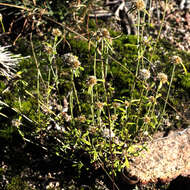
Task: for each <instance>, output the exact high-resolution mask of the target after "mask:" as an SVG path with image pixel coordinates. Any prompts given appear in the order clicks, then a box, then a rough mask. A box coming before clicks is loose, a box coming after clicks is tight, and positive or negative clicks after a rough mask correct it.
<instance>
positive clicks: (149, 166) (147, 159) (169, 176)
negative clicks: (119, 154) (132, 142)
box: [123, 126, 190, 184]
mask: <svg viewBox="0 0 190 190" xmlns="http://www.w3.org/2000/svg"><path fill="white" fill-rule="evenodd" d="M146 147H147V150H142V152H141V153H140V155H139V156H138V157H133V158H132V159H131V160H130V168H126V169H125V171H124V174H123V175H124V179H125V177H127V178H126V181H127V182H128V183H130V180H129V179H131V180H133V179H135V181H134V180H133V181H132V182H136V183H137V182H138V183H140V184H148V183H157V182H163V183H166V182H170V181H172V180H173V179H175V178H177V177H178V176H184V177H190V151H189V150H190V126H189V127H188V128H187V129H185V130H183V131H181V132H172V133H171V134H169V135H168V136H167V137H162V138H158V139H155V140H153V141H150V142H148V143H147V146H146Z"/></svg>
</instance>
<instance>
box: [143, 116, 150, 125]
mask: <svg viewBox="0 0 190 190" xmlns="http://www.w3.org/2000/svg"><path fill="white" fill-rule="evenodd" d="M150 121H151V119H150V117H148V116H145V117H144V122H145V123H147V124H148V123H150Z"/></svg>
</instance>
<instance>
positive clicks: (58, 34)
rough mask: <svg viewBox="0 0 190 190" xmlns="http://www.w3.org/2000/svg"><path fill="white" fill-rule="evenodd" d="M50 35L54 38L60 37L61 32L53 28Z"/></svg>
mask: <svg viewBox="0 0 190 190" xmlns="http://www.w3.org/2000/svg"><path fill="white" fill-rule="evenodd" d="M52 34H53V35H54V36H58V37H59V36H61V35H62V32H61V31H60V30H59V28H53V30H52Z"/></svg>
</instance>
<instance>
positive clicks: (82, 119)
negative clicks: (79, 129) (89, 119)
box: [77, 115, 86, 123]
mask: <svg viewBox="0 0 190 190" xmlns="http://www.w3.org/2000/svg"><path fill="white" fill-rule="evenodd" d="M77 120H78V121H80V122H81V123H84V122H85V121H86V117H85V115H81V116H79V117H78V118H77Z"/></svg>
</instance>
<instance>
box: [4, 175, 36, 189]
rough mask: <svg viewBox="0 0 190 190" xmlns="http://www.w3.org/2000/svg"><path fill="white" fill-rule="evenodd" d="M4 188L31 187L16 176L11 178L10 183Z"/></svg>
mask: <svg viewBox="0 0 190 190" xmlns="http://www.w3.org/2000/svg"><path fill="white" fill-rule="evenodd" d="M6 190H32V188H31V187H30V186H29V185H28V184H27V183H26V182H25V181H23V180H22V179H21V178H20V177H19V176H16V177H13V178H12V179H11V183H10V184H8V185H7V186H6Z"/></svg>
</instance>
